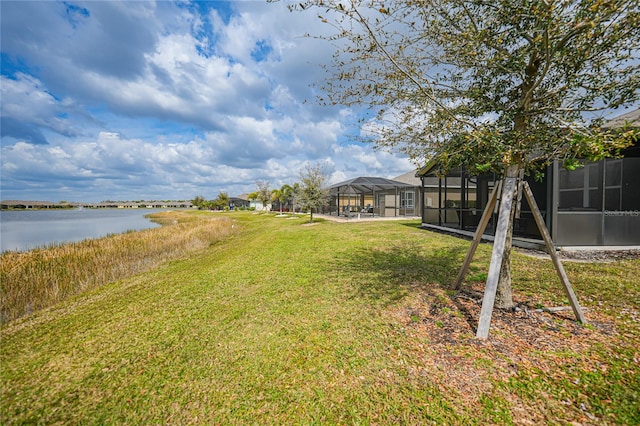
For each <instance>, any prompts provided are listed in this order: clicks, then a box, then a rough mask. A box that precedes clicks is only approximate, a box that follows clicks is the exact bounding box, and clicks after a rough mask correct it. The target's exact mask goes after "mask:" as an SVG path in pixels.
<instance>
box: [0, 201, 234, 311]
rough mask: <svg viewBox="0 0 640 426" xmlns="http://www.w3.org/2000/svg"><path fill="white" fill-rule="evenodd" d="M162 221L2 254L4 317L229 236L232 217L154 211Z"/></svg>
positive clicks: (0, 279)
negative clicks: (156, 225) (157, 225)
mask: <svg viewBox="0 0 640 426" xmlns="http://www.w3.org/2000/svg"><path fill="white" fill-rule="evenodd" d="M150 217H151V218H152V219H153V220H154V221H157V222H158V223H161V224H162V225H164V226H162V227H160V228H154V229H147V230H143V231H137V232H128V233H125V234H117V235H110V236H107V237H105V238H98V239H90V240H84V241H80V242H74V243H66V244H55V245H50V246H47V247H42V248H36V249H34V250H30V251H26V252H16V251H8V252H4V253H2V255H1V256H0V322H2V323H5V322H7V321H10V320H12V319H16V318H19V317H21V316H23V315H27V314H30V313H32V312H34V311H36V310H39V309H42V308H44V307H47V306H50V305H53V304H55V303H57V302H60V301H62V300H64V299H66V298H68V297H69V296H72V295H74V294H77V293H79V292H81V291H85V290H87V289H91V288H94V287H97V286H101V285H103V284H106V283H108V282H111V281H115V280H118V279H121V278H124V277H128V276H131V275H135V274H137V273H140V272H143V271H147V270H150V269H152V268H154V267H156V266H157V265H158V264H160V263H162V262H165V261H167V260H171V259H177V258H181V257H184V256H186V255H188V254H189V253H193V252H196V251H199V250H202V249H204V248H207V247H209V246H210V245H211V244H214V243H215V242H217V241H220V240H221V239H223V238H225V237H226V236H228V235H229V234H231V233H232V231H233V224H232V222H231V220H230V219H229V218H225V217H219V216H212V215H211V214H210V213H207V214H195V213H188V212H181V211H171V212H161V213H155V214H152V215H150Z"/></svg>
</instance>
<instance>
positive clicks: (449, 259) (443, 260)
mask: <svg viewBox="0 0 640 426" xmlns="http://www.w3.org/2000/svg"><path fill="white" fill-rule="evenodd" d="M464 254H465V249H464V247H459V246H455V247H447V248H438V249H434V250H433V251H431V252H424V250H423V251H421V252H417V251H416V250H415V248H410V247H401V246H396V247H389V248H385V249H364V248H359V249H356V250H354V251H351V252H349V254H348V255H347V256H346V257H345V258H343V259H342V260H341V264H340V268H341V269H342V270H343V271H344V272H346V273H348V274H350V275H351V276H352V277H353V281H354V283H353V284H355V289H356V291H357V295H358V296H360V297H364V298H368V299H372V300H376V301H379V302H382V303H383V304H388V303H392V302H394V301H397V300H398V299H400V298H402V297H404V296H405V295H406V294H407V293H408V291H409V290H415V289H418V290H428V289H429V288H433V287H434V286H435V287H439V288H441V289H445V290H449V289H450V288H451V284H452V282H453V280H455V278H456V276H457V274H458V271H459V269H460V266H461V265H462V260H463V258H464Z"/></svg>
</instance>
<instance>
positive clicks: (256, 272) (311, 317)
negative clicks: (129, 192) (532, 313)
mask: <svg viewBox="0 0 640 426" xmlns="http://www.w3.org/2000/svg"><path fill="white" fill-rule="evenodd" d="M226 215H227V216H228V217H230V218H232V219H233V220H234V221H235V223H236V224H237V225H238V226H237V229H238V232H236V233H234V234H232V235H230V236H228V237H227V238H226V239H223V240H221V241H220V242H218V243H216V244H215V245H212V246H210V247H206V248H203V249H201V250H200V251H196V252H193V253H192V254H191V256H190V257H188V258H182V259H177V260H170V261H167V262H165V263H164V264H161V265H160V266H157V267H155V268H154V269H153V270H151V271H148V272H144V273H139V274H137V275H132V276H130V277H128V278H125V279H122V280H120V281H117V282H112V283H110V284H107V285H104V286H102V287H100V288H96V289H93V290H89V291H87V292H85V293H82V294H78V295H75V296H73V297H72V298H70V299H68V300H66V301H64V302H61V303H58V304H55V305H53V306H52V307H49V308H46V309H43V310H41V311H38V312H35V313H33V314H31V315H29V316H27V317H24V318H20V319H17V320H14V321H11V322H9V323H7V324H5V325H3V326H2V329H1V331H0V333H1V335H0V337H1V339H2V345H1V349H0V366H1V375H0V377H1V379H2V382H1V383H0V385H1V394H0V423H1V424H25V423H26V424H159V423H169V424H490V423H502V424H509V423H521V422H523V421H524V420H532V421H536V420H541V419H542V421H543V422H544V421H546V422H550V423H564V422H570V421H587V422H588V421H589V418H588V417H585V416H586V414H585V410H582V409H581V405H580V404H584V405H583V407H585V408H586V410H591V411H588V414H589V415H593V416H594V418H595V419H596V420H594V422H597V421H598V420H600V421H604V422H609V423H621V424H624V423H627V424H629V423H634V422H635V423H638V421H640V419H639V418H638V413H637V406H638V379H637V377H638V376H639V375H640V368H639V366H638V362H637V361H634V357H637V356H638V354H637V349H635V348H637V346H638V342H639V336H640V333H639V329H640V326H639V325H638V323H637V321H635V322H634V321H633V320H630V318H629V315H631V314H629V315H623V316H622V317H621V318H616V315H615V313H616V312H618V313H619V312H620V310H621V309H626V310H627V311H625V312H635V315H637V313H638V309H639V307H640V306H639V305H640V304H639V303H638V292H639V290H638V288H637V285H636V284H635V282H636V280H635V278H634V277H637V276H638V275H639V273H640V262H638V261H626V262H621V263H617V264H607V265H606V266H605V265H600V264H587V265H584V264H581V265H579V266H574V265H575V264H567V265H565V266H566V269H567V273H568V275H569V277H570V278H571V279H572V283H573V284H574V287H575V289H576V292H577V294H578V297H579V298H580V299H581V301H582V300H584V301H585V305H586V306H587V307H588V310H587V318H596V319H597V320H598V321H601V323H597V324H596V325H595V326H594V327H593V329H586V328H583V327H579V326H576V327H579V328H575V329H574V328H571V327H573V325H571V324H573V322H572V321H571V320H563V321H564V322H562V324H561V325H560V326H559V327H560V328H562V327H565V328H566V329H567V330H569V331H567V332H578V333H587V334H586V335H585V336H583V338H582V339H576V338H575V337H572V338H571V339H569V340H571V341H575V342H577V343H576V345H577V347H579V348H581V352H578V351H577V350H574V349H575V348H574V347H568V348H564V350H560V349H561V348H560V347H559V348H557V349H553V350H552V349H550V348H548V347H545V348H542V349H540V348H538V350H535V349H534V350H529V351H526V352H525V351H522V348H523V347H524V343H518V341H515V340H514V339H513V334H512V333H513V332H512V331H511V329H509V328H506V326H503V325H501V323H500V322H499V321H496V322H495V325H494V328H492V334H491V337H490V339H489V341H487V342H485V343H482V342H477V341H476V340H475V339H473V334H474V333H473V326H474V325H473V321H474V318H472V316H473V312H470V311H468V310H467V309H466V308H465V307H464V306H462V305H461V304H460V303H459V299H455V297H454V293H453V292H451V291H450V290H449V287H448V285H449V283H451V282H452V281H453V280H454V279H455V277H456V276H457V272H458V268H459V267H460V265H461V263H462V259H463V257H464V254H465V252H466V249H467V248H468V244H469V243H468V242H467V241H464V240H460V239H456V238H452V237H449V236H445V235H440V234H434V233H430V232H426V231H422V230H418V229H416V226H417V225H418V223H417V222H368V223H358V224H338V223H333V222H328V221H326V222H322V223H317V224H314V225H313V226H309V225H308V224H307V223H308V218H307V219H304V218H297V219H289V218H274V217H273V216H272V215H256V214H251V213H243V212H231V213H228V214H226ZM489 257H490V247H489V246H485V245H482V246H481V247H480V248H479V251H478V254H477V255H476V259H475V260H474V263H473V265H472V270H473V271H476V272H475V273H477V274H480V273H482V271H483V270H484V269H485V268H487V267H488V261H489ZM547 263H548V265H547ZM518 271H519V272H518ZM612 276H614V277H616V278H615V280H609V277H612ZM556 280H557V278H555V280H554V276H553V267H552V265H551V264H550V262H544V261H542V260H537V259H535V260H531V259H530V258H524V257H523V256H520V255H517V254H516V255H515V256H514V287H515V288H516V296H517V297H518V296H519V295H522V294H526V295H527V296H525V297H526V298H527V299H531V301H532V303H535V302H540V303H542V304H544V305H545V306H550V305H552V301H554V300H556V299H562V297H563V295H562V290H561V287H560V284H559V283H558V282H557V281H556ZM519 286H524V288H523V290H522V292H518V288H519ZM621 289H622V290H624V291H626V292H627V296H625V297H622V296H621V295H620V294H618V293H617V292H618V291H620V290H621ZM601 301H604V304H603V305H600V304H599V302H601ZM545 315H547V314H545ZM475 320H476V321H477V318H475ZM602 324H605V325H606V324H609V325H610V330H614V331H615V333H624V334H625V336H627V337H624V336H621V335H620V334H611V335H607V336H605V334H604V333H605V331H603V330H605V329H606V330H609V329H607V328H606V327H604V326H603V325H602ZM575 330H578V331H575ZM537 331H538V332H539V335H540V336H541V338H553V336H551V337H549V336H547V335H546V333H547V332H546V331H545V329H543V328H538V329H537ZM560 332H562V330H560ZM560 332H558V333H560ZM554 333H555V332H554ZM558 333H556V334H558ZM545 336H546V337H545ZM605 337H606V338H605ZM623 337H624V338H623ZM558 339H561V337H559V338H558ZM590 339H592V340H593V341H591V340H590ZM566 340H567V339H563V340H560V341H562V342H565V341H566ZM505 342H513V345H512V346H510V344H511V343H505ZM565 346H566V344H565ZM531 348H536V345H535V344H532V345H531V347H530V349H531ZM518 351H521V352H522V353H518ZM516 355H518V356H516ZM591 359H593V360H594V362H595V363H597V364H595V365H597V368H594V367H593V366H592V365H591V364H590V362H589V360H591ZM576 360H578V362H576ZM554 366H556V367H557V368H556V369H554V368H552V367H554ZM574 378H578V379H579V380H578V382H577V383H578V384H575V383H574ZM605 394H607V396H605ZM565 399H566V400H567V401H568V402H563V401H565ZM634 409H635V412H634Z"/></svg>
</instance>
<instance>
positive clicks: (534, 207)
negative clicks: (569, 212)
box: [524, 181, 587, 324]
mask: <svg viewBox="0 0 640 426" xmlns="http://www.w3.org/2000/svg"><path fill="white" fill-rule="evenodd" d="M524 195H525V197H526V198H527V201H528V202H529V206H530V207H531V211H532V212H533V218H534V219H535V221H536V225H538V230H540V235H542V238H543V239H544V242H545V244H546V245H547V250H548V251H549V255H550V256H551V260H552V261H553V266H555V268H556V272H557V273H558V276H559V277H560V281H561V282H562V286H563V287H564V292H565V294H566V295H567V297H568V298H569V302H570V303H571V308H572V309H573V313H574V314H575V316H576V318H577V319H578V321H580V322H581V323H582V324H586V323H587V320H586V319H585V317H584V314H583V313H582V308H581V307H580V304H579V303H578V298H577V297H576V295H575V293H574V292H573V288H572V287H571V283H570V282H569V277H567V273H566V272H565V270H564V267H563V266H562V263H561V262H560V258H559V257H558V254H557V253H556V248H555V247H554V245H553V241H552V240H551V236H550V235H549V232H548V231H547V226H546V225H545V223H544V220H543V218H542V214H541V213H540V209H539V208H538V204H537V203H536V200H535V198H534V197H533V192H532V191H531V188H530V187H529V183H528V182H526V181H525V182H524Z"/></svg>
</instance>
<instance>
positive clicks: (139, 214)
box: [0, 209, 161, 251]
mask: <svg viewBox="0 0 640 426" xmlns="http://www.w3.org/2000/svg"><path fill="white" fill-rule="evenodd" d="M157 211H161V210H158V209H139V210H138V209H81V210H80V209H74V210H67V209H64V210H2V211H0V251H5V250H19V251H25V250H30V249H32V248H35V247H41V246H46V245H49V244H52V243H61V242H69V241H81V240H85V239H88V238H99V237H104V236H106V235H108V234H120V233H123V232H127V231H137V230H141V229H147V228H155V227H157V226H160V225H158V224H157V223H153V222H151V221H150V220H149V219H147V218H145V217H144V216H145V215H147V214H149V213H153V212H157Z"/></svg>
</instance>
